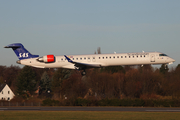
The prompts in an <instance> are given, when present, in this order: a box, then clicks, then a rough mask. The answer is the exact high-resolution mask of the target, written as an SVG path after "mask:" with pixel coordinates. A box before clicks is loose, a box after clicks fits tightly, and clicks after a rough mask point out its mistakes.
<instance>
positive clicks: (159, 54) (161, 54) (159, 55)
mask: <svg viewBox="0 0 180 120" xmlns="http://www.w3.org/2000/svg"><path fill="white" fill-rule="evenodd" d="M159 56H167V55H166V54H159Z"/></svg>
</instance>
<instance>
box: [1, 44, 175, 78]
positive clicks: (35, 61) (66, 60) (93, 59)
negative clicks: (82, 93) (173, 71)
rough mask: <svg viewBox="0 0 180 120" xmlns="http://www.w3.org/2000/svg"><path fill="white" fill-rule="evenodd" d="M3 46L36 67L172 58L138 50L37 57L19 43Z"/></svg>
mask: <svg viewBox="0 0 180 120" xmlns="http://www.w3.org/2000/svg"><path fill="white" fill-rule="evenodd" d="M4 48H12V49H13V51H14V52H15V54H16V55H17V57H18V58H19V60H18V61H17V62H16V63H18V64H22V65H28V66H33V67H37V68H67V69H77V70H83V71H82V72H81V74H82V75H85V74H86V69H89V68H100V67H107V66H119V65H122V66H124V65H142V66H143V65H146V64H151V65H155V64H165V65H167V64H172V63H173V62H175V60H174V59H172V58H171V57H169V56H167V55H166V54H164V53H161V52H144V51H143V52H138V53H114V54H89V55H63V56H54V55H52V54H50V55H45V56H42V57H39V55H32V54H31V53H30V52H29V51H27V50H26V49H25V48H24V46H23V45H22V44H21V43H13V44H10V45H7V46H5V47H4Z"/></svg>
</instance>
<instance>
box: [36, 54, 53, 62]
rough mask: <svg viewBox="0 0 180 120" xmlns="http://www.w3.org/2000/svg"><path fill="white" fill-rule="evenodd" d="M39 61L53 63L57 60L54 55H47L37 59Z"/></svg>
mask: <svg viewBox="0 0 180 120" xmlns="http://www.w3.org/2000/svg"><path fill="white" fill-rule="evenodd" d="M37 60H38V61H39V62H45V63H52V62H55V57H54V55H45V56H43V57H40V58H38V59H37Z"/></svg>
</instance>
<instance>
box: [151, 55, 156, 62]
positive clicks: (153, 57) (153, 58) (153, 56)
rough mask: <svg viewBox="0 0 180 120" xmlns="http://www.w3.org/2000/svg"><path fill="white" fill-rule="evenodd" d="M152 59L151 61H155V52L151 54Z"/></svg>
mask: <svg viewBox="0 0 180 120" xmlns="http://www.w3.org/2000/svg"><path fill="white" fill-rule="evenodd" d="M150 60H151V62H155V55H154V54H151V56H150Z"/></svg>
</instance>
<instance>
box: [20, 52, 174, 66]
mask: <svg viewBox="0 0 180 120" xmlns="http://www.w3.org/2000/svg"><path fill="white" fill-rule="evenodd" d="M67 57H69V58H70V59H71V60H72V61H74V62H78V63H84V64H92V65H93V66H92V68H93V67H106V66H118V65H145V64H171V63H173V62H174V61H175V60H174V59H172V58H170V57H169V56H167V55H165V54H162V53H160V52H142V53H117V54H91V55H67ZM19 63H20V64H23V65H29V66H34V67H39V68H68V69H75V66H74V64H72V63H70V62H68V61H67V60H66V58H65V57H64V56H55V62H53V63H44V62H39V61H37V58H31V59H24V60H20V62H19Z"/></svg>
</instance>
